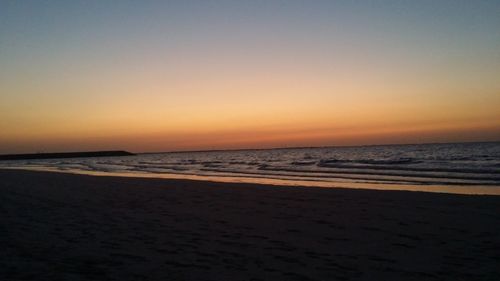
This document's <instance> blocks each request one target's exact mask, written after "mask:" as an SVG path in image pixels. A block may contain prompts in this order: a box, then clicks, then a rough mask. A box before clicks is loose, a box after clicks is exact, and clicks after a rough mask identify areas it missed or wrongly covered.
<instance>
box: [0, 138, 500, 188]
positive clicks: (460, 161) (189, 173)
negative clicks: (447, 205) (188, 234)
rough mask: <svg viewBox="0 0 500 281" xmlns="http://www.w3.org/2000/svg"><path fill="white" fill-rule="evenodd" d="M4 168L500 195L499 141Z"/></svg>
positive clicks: (154, 156) (25, 163)
mask: <svg viewBox="0 0 500 281" xmlns="http://www.w3.org/2000/svg"><path fill="white" fill-rule="evenodd" d="M0 167H3V168H22V169H30V170H46V171H60V172H70V173H83V174H92V175H113V176H139V177H160V178H182V179H194V180H198V179H201V180H212V181H225V182H247V183H266V184H278V185H301V186H320V187H348V188H370V189H400V190H413V191H433V192H447V193H466V194H496V195H500V142H484V143H451V144H415V145H376V146H356V147H354V146H353V147H320V148H279V149H261V150H230V151H200V152H168V153H147V154H138V155H136V156H126V157H101V158H72V159H50V160H18V161H5V162H0Z"/></svg>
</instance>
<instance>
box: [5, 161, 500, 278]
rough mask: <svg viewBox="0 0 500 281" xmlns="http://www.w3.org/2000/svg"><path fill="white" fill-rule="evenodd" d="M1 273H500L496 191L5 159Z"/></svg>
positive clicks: (373, 275) (156, 275)
mask: <svg viewBox="0 0 500 281" xmlns="http://www.w3.org/2000/svg"><path fill="white" fill-rule="evenodd" d="M0 249H1V254H0V280H500V196H471V195H452V194H437V193H424V192H407V191H376V190H354V189H324V188H306V187H304V188H301V187H279V186H266V185H256V184H235V183H213V182H203V181H189V180H165V179H145V178H142V179H141V178H119V177H96V176H86V175H70V174H61V173H48V172H32V171H16V170H0Z"/></svg>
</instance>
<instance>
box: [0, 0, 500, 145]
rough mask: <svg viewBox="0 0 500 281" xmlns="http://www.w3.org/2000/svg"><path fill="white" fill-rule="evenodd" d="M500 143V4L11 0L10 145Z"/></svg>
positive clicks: (5, 21) (7, 49)
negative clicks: (498, 141) (497, 141)
mask: <svg viewBox="0 0 500 281" xmlns="http://www.w3.org/2000/svg"><path fill="white" fill-rule="evenodd" d="M492 140H500V1H470V0H467V1H459V0H456V1H445V0H443V1H435V0H432V1H425V0H424V1H403V0H401V1H333V0H329V1H291V0H290V1H258V0H253V1H209V0H204V1H186V0H184V1H125V0H124V1H48V0H47V1H27V0H26V1H14V0H12V1H9V0H6V1H0V153H32V152H40V151H44V152H51V151H78V150H108V149H124V150H130V151H133V152H147V151H172V150H201V149H225V148H230V149H233V148H266V147H286V146H326V145H358V144H382V143H422V142H459V141H492Z"/></svg>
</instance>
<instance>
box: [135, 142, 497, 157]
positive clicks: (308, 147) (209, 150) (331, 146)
mask: <svg viewBox="0 0 500 281" xmlns="http://www.w3.org/2000/svg"><path fill="white" fill-rule="evenodd" d="M496 142H500V139H499V140H494V141H462V142H423V143H386V144H361V145H325V146H290V147H269V148H234V149H231V148H229V149H201V150H171V151H155V152H132V153H134V154H163V153H192V152H222V151H255V150H280V149H310V148H347V147H373V146H395V145H433V144H468V143H496Z"/></svg>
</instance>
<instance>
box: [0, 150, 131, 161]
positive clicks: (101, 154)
mask: <svg viewBox="0 0 500 281" xmlns="http://www.w3.org/2000/svg"><path fill="white" fill-rule="evenodd" d="M132 155H135V154H133V153H130V152H128V151H122V150H113V151H87V152H59V153H34V154H4V155H0V161H1V160H29V159H53V158H79V157H109V156H132Z"/></svg>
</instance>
